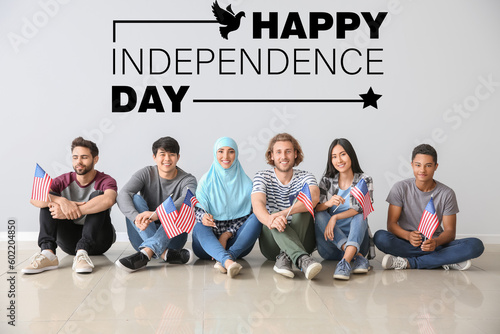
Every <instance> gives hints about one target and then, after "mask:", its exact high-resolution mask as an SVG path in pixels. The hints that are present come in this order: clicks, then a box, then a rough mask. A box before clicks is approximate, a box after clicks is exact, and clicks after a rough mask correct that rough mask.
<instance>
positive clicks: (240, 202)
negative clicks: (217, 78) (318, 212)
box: [193, 137, 262, 277]
mask: <svg viewBox="0 0 500 334" xmlns="http://www.w3.org/2000/svg"><path fill="white" fill-rule="evenodd" d="M251 192H252V180H250V178H249V177H248V176H247V175H246V174H245V171H244V170H243V167H241V164H240V162H239V161H238V146H237V145H236V142H235V141H234V140H233V139H231V138H227V137H222V138H219V139H218V140H217V141H216V142H215V145H214V162H213V163H212V166H211V167H210V170H209V171H208V172H207V173H206V174H204V175H203V176H202V178H201V180H200V182H199V183H198V188H197V190H196V198H197V199H198V201H199V202H200V204H199V205H198V206H199V207H198V206H197V208H196V222H197V224H196V225H195V227H194V229H193V251H194V253H195V254H196V256H198V257H199V258H200V259H211V258H213V259H215V260H216V261H217V262H216V263H215V266H214V268H216V269H218V270H219V271H220V272H221V273H226V272H227V275H228V276H229V277H234V276H236V275H237V274H238V273H239V272H240V270H241V268H242V267H241V265H240V264H238V263H237V262H235V261H236V260H237V259H238V258H241V257H243V256H245V255H247V254H248V253H250V251H251V250H252V248H253V246H254V244H255V241H256V240H257V238H258V237H259V235H260V231H261V228H262V225H261V223H260V222H259V220H258V219H257V217H255V215H254V214H252V204H251V200H250V193H251Z"/></svg>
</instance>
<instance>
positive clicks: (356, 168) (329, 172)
mask: <svg viewBox="0 0 500 334" xmlns="http://www.w3.org/2000/svg"><path fill="white" fill-rule="evenodd" d="M337 145H340V146H342V147H343V148H344V150H345V153H347V155H348V156H349V158H350V159H351V169H352V171H353V173H363V170H362V169H361V166H360V165H359V161H358V156H357V155H356V151H354V147H352V144H351V142H350V141H349V140H347V139H345V138H337V139H334V140H333V141H332V143H331V144H330V148H329V149H328V155H327V160H326V170H325V176H326V177H330V178H334V177H335V175H337V174H338V172H339V171H338V170H336V169H335V167H334V166H333V164H332V150H333V148H334V147H335V146H337Z"/></svg>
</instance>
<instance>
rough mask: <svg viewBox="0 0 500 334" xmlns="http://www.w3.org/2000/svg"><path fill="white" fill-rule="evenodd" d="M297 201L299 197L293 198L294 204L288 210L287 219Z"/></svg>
mask: <svg viewBox="0 0 500 334" xmlns="http://www.w3.org/2000/svg"><path fill="white" fill-rule="evenodd" d="M295 203H297V198H295V199H294V200H293V204H292V206H291V207H290V210H288V213H287V214H286V217H285V219H287V218H288V216H289V215H290V212H291V211H292V209H293V206H294V205H295Z"/></svg>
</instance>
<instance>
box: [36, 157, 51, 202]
mask: <svg viewBox="0 0 500 334" xmlns="http://www.w3.org/2000/svg"><path fill="white" fill-rule="evenodd" d="M51 184H52V178H51V177H50V176H49V174H47V173H45V171H44V170H43V169H42V167H40V166H39V165H38V164H36V168H35V178H34V179H33V189H31V199H33V200H35V201H43V202H46V201H47V197H48V194H49V190H50V185H51Z"/></svg>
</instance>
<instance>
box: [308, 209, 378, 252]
mask: <svg viewBox="0 0 500 334" xmlns="http://www.w3.org/2000/svg"><path fill="white" fill-rule="evenodd" d="M331 211H332V209H331V208H330V209H328V210H325V211H320V212H316V221H315V229H316V245H317V247H318V253H319V255H320V256H321V257H322V258H324V259H325V260H336V261H338V260H341V259H342V257H343V256H344V252H343V251H342V246H343V245H344V244H345V247H347V246H354V247H356V253H358V252H359V253H361V254H363V255H364V256H366V255H367V254H368V252H369V249H370V237H369V235H368V220H367V219H365V220H363V214H362V213H360V214H357V215H355V216H354V217H350V218H345V219H340V220H337V223H336V224H335V227H334V228H333V240H325V235H324V233H325V229H326V226H327V225H328V221H329V220H330V218H331V217H332V214H331ZM344 249H345V248H344Z"/></svg>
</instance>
